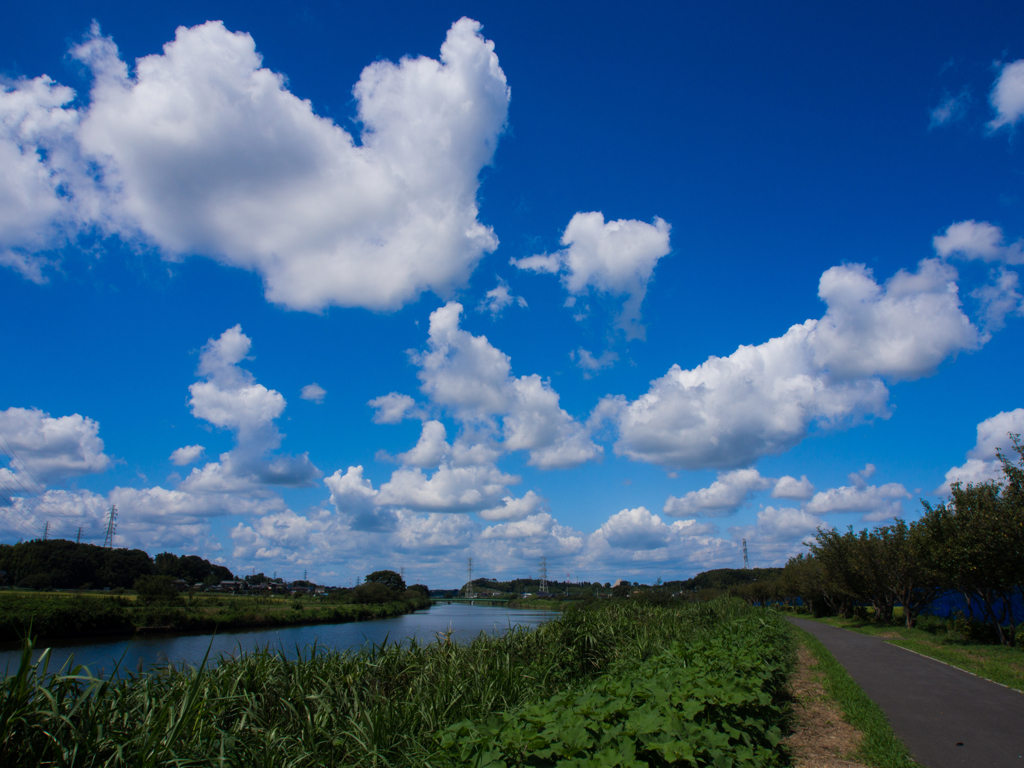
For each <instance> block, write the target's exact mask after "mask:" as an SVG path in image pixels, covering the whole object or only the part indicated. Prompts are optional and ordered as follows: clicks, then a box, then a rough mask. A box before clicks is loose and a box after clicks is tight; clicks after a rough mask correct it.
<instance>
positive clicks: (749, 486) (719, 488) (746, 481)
mask: <svg viewBox="0 0 1024 768" xmlns="http://www.w3.org/2000/svg"><path fill="white" fill-rule="evenodd" d="M774 485H775V480H774V479H773V478H770V477H762V476H761V473H760V472H758V471H757V470H756V469H754V468H752V467H751V468H749V469H736V470H733V471H732V472H719V473H718V478H717V479H716V480H715V482H713V483H712V484H711V485H709V486H708V487H707V488H701V489H700V490H697V491H690V492H689V493H687V494H686V495H685V496H682V497H676V496H669V497H668V501H666V502H665V508H664V509H663V510H662V511H663V512H664V513H665V514H666V515H672V516H673V517H687V516H692V515H704V516H706V517H718V516H722V515H731V514H732V513H733V512H735V511H736V510H738V509H739V508H740V507H741V506H742V505H743V504H744V503H745V502H746V501H747V499H748V498H749V497H750V495H751V494H752V493H754V492H756V491H763V490H767V489H768V488H771V487H772V486H774Z"/></svg>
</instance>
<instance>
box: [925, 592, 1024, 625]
mask: <svg viewBox="0 0 1024 768" xmlns="http://www.w3.org/2000/svg"><path fill="white" fill-rule="evenodd" d="M995 607H996V615H997V616H999V615H1001V612H1002V608H1003V601H1002V600H1000V601H998V602H997V603H996V606H995ZM1011 608H1012V609H1013V616H1014V618H1015V619H1016V620H1017V621H1018V622H1020V621H1024V597H1022V596H1021V594H1020V593H1018V594H1016V595H1014V597H1013V601H1012V603H1011ZM923 613H930V614H931V615H932V616H938V617H940V618H943V619H948V618H954V617H956V616H960V615H961V614H963V615H964V616H966V617H967V618H971V619H978V620H979V621H985V611H984V608H983V607H982V605H981V602H980V601H978V600H977V599H976V598H975V599H971V600H970V601H968V600H967V599H966V598H965V597H964V596H963V594H962V593H960V592H947V593H946V594H944V595H939V597H937V598H936V599H935V600H934V601H932V603H931V605H929V606H928V607H927V608H925V609H924V611H923Z"/></svg>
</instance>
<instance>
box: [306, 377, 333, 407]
mask: <svg viewBox="0 0 1024 768" xmlns="http://www.w3.org/2000/svg"><path fill="white" fill-rule="evenodd" d="M326 396H327V390H326V389H324V388H323V387H321V386H320V385H319V384H317V383H316V382H315V381H314V382H313V383H312V384H307V385H306V386H304V387H303V388H302V395H301V397H302V399H303V400H312V401H313V402H314V403H322V402H323V401H324V397H326Z"/></svg>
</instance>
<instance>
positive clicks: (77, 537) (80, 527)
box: [75, 526, 82, 544]
mask: <svg viewBox="0 0 1024 768" xmlns="http://www.w3.org/2000/svg"><path fill="white" fill-rule="evenodd" d="M81 543H82V526H78V535H77V536H75V544H81Z"/></svg>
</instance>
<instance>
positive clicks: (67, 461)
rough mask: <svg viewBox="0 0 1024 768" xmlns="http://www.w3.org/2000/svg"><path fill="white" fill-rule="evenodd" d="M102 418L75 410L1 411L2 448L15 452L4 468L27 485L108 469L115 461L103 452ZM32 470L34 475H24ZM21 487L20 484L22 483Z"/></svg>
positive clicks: (13, 409)
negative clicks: (53, 412)
mask: <svg viewBox="0 0 1024 768" xmlns="http://www.w3.org/2000/svg"><path fill="white" fill-rule="evenodd" d="M99 431H100V425H99V422H96V421H94V420H93V419H90V418H88V417H87V416H81V415H79V414H77V413H76V414H73V415H71V416H59V417H56V418H55V417H53V416H50V414H48V413H44V412H43V411H41V410H39V409H38V408H8V409H7V410H5V411H0V436H2V438H3V439H2V441H0V448H2V449H3V451H4V453H7V452H9V451H10V452H13V456H12V457H11V458H12V462H11V464H10V466H8V467H7V468H6V469H0V471H2V472H5V473H7V474H9V475H11V477H12V479H14V478H18V477H19V476H22V480H23V482H24V484H25V485H27V486H28V487H30V488H34V487H35V484H33V483H32V479H34V480H35V481H36V483H41V484H42V485H48V484H50V483H54V482H58V481H60V480H62V479H65V478H69V477H78V476H80V475H87V474H93V473H96V472H103V471H105V470H106V469H107V468H108V467H109V466H110V464H111V459H110V457H109V456H108V455H107V454H105V453H104V452H103V440H101V439H100V436H99ZM26 471H27V472H28V474H29V475H30V476H31V477H24V476H23V475H24V473H25V472H26ZM19 487H20V485H19Z"/></svg>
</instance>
